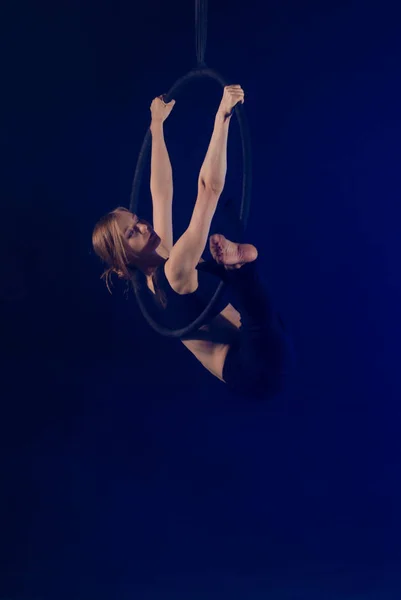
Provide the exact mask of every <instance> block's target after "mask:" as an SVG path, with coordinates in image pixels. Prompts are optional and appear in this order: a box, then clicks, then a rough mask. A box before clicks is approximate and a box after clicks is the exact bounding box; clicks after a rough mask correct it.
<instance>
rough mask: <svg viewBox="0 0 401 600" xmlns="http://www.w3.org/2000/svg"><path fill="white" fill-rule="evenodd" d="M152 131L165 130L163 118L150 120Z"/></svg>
mask: <svg viewBox="0 0 401 600" xmlns="http://www.w3.org/2000/svg"><path fill="white" fill-rule="evenodd" d="M150 131H151V132H152V133H153V132H159V131H163V121H162V120H161V119H152V120H151V122H150Z"/></svg>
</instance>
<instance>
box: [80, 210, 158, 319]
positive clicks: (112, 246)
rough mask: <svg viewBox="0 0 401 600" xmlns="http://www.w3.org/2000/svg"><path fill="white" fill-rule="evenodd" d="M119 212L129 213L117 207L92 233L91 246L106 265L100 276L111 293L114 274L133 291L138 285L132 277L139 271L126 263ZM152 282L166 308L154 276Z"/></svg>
mask: <svg viewBox="0 0 401 600" xmlns="http://www.w3.org/2000/svg"><path fill="white" fill-rule="evenodd" d="M119 212H130V211H129V210H128V209H127V208H125V207H124V206H118V207H117V208H115V209H114V210H112V211H111V212H109V213H107V214H105V215H104V216H103V217H101V218H100V219H99V221H98V222H97V223H96V225H95V227H94V229H93V232H92V246H93V249H94V251H95V252H96V254H97V255H98V256H99V257H100V258H101V260H102V261H103V262H104V263H106V264H107V265H108V267H107V268H106V269H105V270H104V272H103V273H102V275H101V279H103V280H104V281H105V283H106V286H107V289H108V290H109V292H110V294H111V293H112V292H111V284H112V281H111V276H112V275H113V273H115V274H116V275H117V276H118V277H119V278H120V279H126V280H128V281H129V280H131V281H132V283H133V285H134V287H135V289H136V290H138V289H139V287H140V285H139V283H138V279H137V277H132V276H133V275H134V274H135V272H137V271H138V270H139V269H138V268H137V267H136V266H135V265H133V264H132V262H131V263H130V262H129V261H128V258H127V253H126V251H125V247H124V243H123V237H122V235H121V232H120V229H119V227H118V224H117V218H116V217H117V214H118V213H119ZM152 281H153V285H154V288H155V293H156V297H157V299H158V300H159V302H160V304H161V305H162V306H163V308H165V307H166V297H165V295H164V293H163V291H162V290H161V289H160V288H159V286H158V285H157V278H156V274H155V273H154V274H153V275H152Z"/></svg>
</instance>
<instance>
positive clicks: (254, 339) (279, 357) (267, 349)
mask: <svg viewBox="0 0 401 600" xmlns="http://www.w3.org/2000/svg"><path fill="white" fill-rule="evenodd" d="M257 264H258V261H257V260H256V261H254V262H251V263H247V264H245V265H243V266H242V267H241V268H240V269H233V270H225V271H226V273H225V277H224V279H225V281H226V282H227V283H228V285H229V286H230V288H231V291H232V293H233V295H234V297H235V300H233V304H234V305H237V306H236V307H237V309H238V310H239V312H240V315H241V328H240V335H239V338H238V341H237V342H236V343H235V344H233V345H232V347H231V348H230V350H229V351H228V354H227V357H226V361H225V364H224V369H223V379H224V381H225V382H226V384H227V385H228V386H229V387H230V388H231V389H232V390H233V391H234V392H239V393H240V394H241V395H244V394H245V395H252V396H257V397H268V396H272V395H276V394H277V393H278V392H280V391H281V389H282V387H283V383H284V377H285V372H286V366H287V358H288V348H287V343H286V338H285V335H284V332H283V329H282V327H281V325H280V323H279V316H278V314H277V312H276V311H275V310H274V309H273V307H272V304H271V301H270V298H269V296H268V294H267V291H266V289H265V287H264V285H263V284H262V282H261V280H260V277H259V275H258V270H257ZM223 268H224V267H223Z"/></svg>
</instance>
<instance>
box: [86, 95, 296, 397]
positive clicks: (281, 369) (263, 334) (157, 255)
mask: <svg viewBox="0 0 401 600" xmlns="http://www.w3.org/2000/svg"><path fill="white" fill-rule="evenodd" d="M238 102H240V103H244V91H243V90H242V88H241V86H239V85H230V86H226V87H225V88H224V92H223V97H222V99H221V102H220V106H219V108H218V111H217V113H216V116H215V121H214V129H213V134H212V137H211V140H210V143H209V147H208V150H207V153H206V157H205V159H204V162H203V165H202V168H201V170H200V173H199V178H198V195H197V199H196V203H195V207H194V210H193V213H192V218H191V221H190V224H189V226H188V228H187V229H186V231H185V232H184V233H183V235H182V236H181V237H180V238H179V239H178V240H177V241H176V243H175V244H173V225H172V199H173V178H172V169H171V164H170V160H169V156H168V152H167V148H166V144H165V140H164V132H163V123H164V121H165V120H166V119H167V117H168V116H169V114H170V113H171V111H172V109H173V107H174V104H175V101H174V100H172V101H171V102H169V103H165V102H164V101H163V97H162V96H160V97H158V98H155V99H154V100H153V102H152V104H151V106H150V111H151V125H150V131H151V135H152V156H151V179H150V189H151V195H152V204H153V226H152V225H151V224H149V223H148V222H147V221H145V220H144V219H141V218H139V217H138V215H136V214H133V213H131V212H130V211H128V210H127V209H126V208H123V207H117V208H116V209H114V210H112V211H111V212H109V213H108V214H106V215H105V216H103V217H102V218H101V219H100V220H99V221H98V223H97V224H96V225H95V227H94V230H93V234H92V243H93V248H94V250H95V252H96V254H97V255H98V256H99V257H100V258H101V259H102V260H103V261H104V262H105V263H106V264H107V265H108V268H107V269H106V270H105V272H104V273H103V275H102V277H103V278H104V279H105V282H106V285H107V287H108V289H109V290H110V287H109V280H110V276H111V275H112V274H113V273H115V274H117V275H118V277H120V278H123V279H126V280H130V279H131V277H132V273H133V272H134V271H138V270H139V271H140V272H141V273H142V275H143V277H144V280H145V281H146V285H147V288H148V289H149V292H150V293H151V296H152V298H154V299H155V301H156V302H157V304H158V306H159V307H160V309H161V310H162V311H163V313H164V316H165V317H166V322H170V324H172V328H180V325H181V327H182V326H185V325H183V324H182V323H181V321H180V318H182V317H183V316H186V317H187V319H186V323H188V316H189V315H192V316H193V319H194V318H195V317H197V316H198V315H199V314H200V312H201V311H202V310H203V309H204V308H205V306H206V304H207V302H206V303H205V302H203V304H202V302H201V301H200V299H199V297H198V296H199V295H198V287H199V279H198V275H199V273H198V271H201V272H202V271H207V272H209V273H212V274H214V275H217V276H218V277H220V278H221V279H223V280H224V281H225V282H226V283H227V286H226V287H227V289H228V291H229V293H230V294H231V296H230V300H231V302H230V303H227V302H226V303H225V305H223V306H221V307H219V308H218V311H217V313H215V314H213V315H211V318H210V321H209V322H207V323H206V324H204V325H203V326H202V327H200V328H199V329H198V331H196V332H195V333H192V334H190V335H189V336H187V337H185V338H181V341H182V343H183V344H184V345H185V346H186V348H188V350H190V352H192V354H193V355H194V356H195V357H196V358H197V359H198V360H199V361H200V362H201V363H202V365H203V366H204V367H205V368H206V369H207V370H208V371H209V372H210V373H212V374H213V375H214V376H215V377H217V378H218V379H220V381H222V382H224V383H226V384H227V385H228V387H229V388H230V389H231V390H232V391H234V392H235V393H238V394H240V395H241V396H244V395H245V396H257V397H271V396H275V395H276V394H277V393H279V392H280V391H281V390H282V387H283V383H284V378H285V374H286V364H287V359H286V357H287V348H286V343H287V342H286V338H285V335H284V330H283V326H282V322H281V319H280V317H279V315H278V314H277V313H276V312H275V311H274V310H273V308H272V305H271V303H270V300H269V297H268V294H267V293H266V290H265V289H264V286H263V285H262V282H261V281H260V279H259V277H258V272H257V257H258V251H257V249H256V248H255V246H254V245H252V244H245V243H239V242H234V241H230V240H228V239H226V238H225V237H224V236H223V235H222V234H214V235H212V236H210V237H209V230H210V226H211V222H212V219H213V216H214V214H215V211H216V208H217V204H218V201H219V198H220V196H221V194H222V191H223V188H224V184H225V177H226V172H227V139H228V130H229V125H230V121H231V117H232V114H233V110H234V107H235V106H236V104H237V103H238ZM208 239H209V248H210V252H211V255H212V257H213V259H212V260H210V261H204V260H203V259H202V254H203V252H204V250H205V247H206V244H207V241H208ZM193 319H192V320H193Z"/></svg>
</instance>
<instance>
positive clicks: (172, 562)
mask: <svg viewBox="0 0 401 600" xmlns="http://www.w3.org/2000/svg"><path fill="white" fill-rule="evenodd" d="M397 11H398V9H397V4H396V3H395V2H394V3H386V2H372V3H366V2H362V1H360V2H358V1H354V2H351V1H347V2H345V1H341V0H335V1H334V0H333V1H326V2H318V1H309V0H304V1H303V2H297V1H295V0H292V1H290V0H282V1H279V0H275V1H271V0H269V1H268V2H266V3H264V2H256V0H248V1H247V2H228V0H219V1H211V2H210V6H209V27H208V47H207V53H206V61H207V63H208V64H209V65H210V66H211V67H213V68H215V69H216V70H218V71H220V72H221V73H222V74H223V75H224V76H225V77H226V78H227V79H230V81H232V82H236V83H240V84H241V85H242V86H243V88H244V90H245V93H246V104H245V107H246V111H247V116H248V120H249V126H250V130H251V137H252V147H253V155H254V157H253V158H254V160H253V175H254V190H253V198H252V205H251V213H250V218H249V225H248V229H247V237H248V238H249V241H250V242H252V243H254V244H255V245H256V246H257V247H258V249H259V260H260V264H261V270H262V272H263V276H264V278H265V280H266V281H268V282H269V287H270V290H271V294H272V297H273V298H274V301H275V302H277V305H278V306H279V307H280V311H281V313H282V315H283V317H284V319H285V320H286V322H287V324H288V326H289V327H290V329H291V331H292V333H293V337H294V340H295V345H296V349H297V355H298V364H297V368H296V370H295V371H294V374H293V377H292V378H291V380H290V381H289V384H288V388H287V391H286V392H285V393H284V394H283V395H282V396H281V397H280V398H277V400H275V401H273V402H270V403H259V404H254V403H253V404H251V403H247V402H246V401H243V402H241V401H239V400H238V399H234V398H232V397H231V396H230V394H229V393H228V391H227V389H226V387H225V386H224V384H222V383H221V382H219V381H218V380H217V379H215V378H213V377H212V376H211V375H209V373H208V372H207V371H205V370H204V369H203V367H202V366H201V365H200V364H199V363H198V362H197V361H196V359H195V358H194V357H193V356H192V355H191V354H190V353H189V352H188V351H187V350H186V349H185V348H184V346H183V345H182V344H180V342H179V341H174V340H169V339H166V338H161V337H159V336H158V335H157V334H156V333H155V332H154V331H153V330H151V329H150V328H149V326H148V325H147V324H146V322H145V321H144V320H143V318H142V315H141V314H140V312H139V309H138V307H137V305H136V303H135V299H134V297H133V296H132V294H131V295H129V296H128V299H127V298H126V297H125V296H124V288H123V287H121V286H119V285H116V287H115V291H114V293H113V295H112V296H110V295H109V294H108V292H107V290H106V288H105V287H104V285H103V284H102V282H101V281H100V279H99V276H100V274H101V265H100V264H99V261H98V260H97V258H96V257H95V256H94V255H93V254H92V252H91V231H92V228H93V225H94V223H95V222H96V220H97V219H98V218H99V217H100V216H101V215H102V214H103V213H104V212H106V211H108V210H109V209H111V208H113V207H115V206H117V205H121V204H122V205H128V202H129V194H130V188H131V181H132V177H133V172H134V167H135V163H136V159H137V156H138V152H139V149H140V147H141V143H142V139H143V135H144V133H145V132H146V128H147V126H148V124H149V105H150V102H151V100H152V98H153V97H154V96H156V95H159V94H161V93H163V92H166V91H167V90H168V89H169V87H170V86H171V85H172V83H173V82H174V81H175V80H176V79H177V78H178V77H179V76H181V75H183V74H185V73H186V72H187V71H188V70H189V69H190V68H192V67H193V66H194V65H195V45H194V4H193V2H187V3H184V2H178V1H177V2H166V1H164V2H160V1H159V0H158V1H156V2H149V3H145V2H143V3H141V4H139V3H136V2H127V1H124V2H123V1H116V0H114V1H113V2H112V1H106V0H101V1H97V2H95V1H93V0H87V1H86V2H77V1H76V0H68V1H67V0H58V1H57V2H53V3H50V2H36V3H28V2H6V3H4V4H3V5H2V13H3V16H2V18H1V23H2V30H3V31H2V50H1V54H2V59H3V60H2V62H3V64H2V76H1V78H2V93H1V95H2V105H3V109H2V114H1V116H2V121H3V123H2V125H3V127H2V129H3V132H4V133H3V136H2V137H3V150H4V152H3V161H2V162H3V164H2V166H3V169H2V171H3V174H2V178H1V179H2V181H1V187H2V194H1V198H2V210H1V219H0V237H1V248H2V256H3V258H2V260H1V273H0V297H1V307H2V309H1V319H2V323H1V328H2V329H1V331H2V333H1V340H2V354H1V368H2V376H1V377H2V388H3V393H2V403H1V411H2V413H1V419H0V425H1V442H2V453H1V499H2V511H1V522H0V539H1V552H2V557H1V558H2V561H1V564H2V568H1V570H2V578H1V587H0V598H1V600H47V599H49V600H56V599H57V600H64V599H65V600H67V599H68V600H71V599H74V600H81V599H82V600H87V599H88V598H99V599H107V600H112V599H113V600H117V599H118V600H131V599H132V598H135V599H138V600H159V599H160V600H167V599H170V598H171V599H174V600H181V599H185V600H187V599H191V600H195V599H196V600H198V599H199V600H203V599H206V598H207V599H208V600H214V599H219V600H220V599H222V598H228V599H230V600H231V599H235V600H237V599H238V600H248V599H252V600H254V599H258V600H259V599H263V600H264V599H267V598H269V599H271V600H293V599H296V600H300V599H302V600H315V599H316V600H322V599H324V600H338V599H341V600H365V599H366V600H372V599H375V600H389V599H398V598H400V597H401V569H400V564H401V510H400V507H401V490H400V437H399V428H400V396H401V393H400V392H401V380H400V369H399V359H400V351H399V338H400V333H401V319H400V311H399V306H400V289H401V281H400V275H399V259H400V255H401V244H400V238H399V230H400V216H401V215H400V213H401V210H400V196H401V177H400V173H401V170H400V160H401V151H400V139H401V118H400V106H401V89H400V61H401V38H400V35H399V17H398V14H397ZM220 93H221V90H220V89H219V88H218V87H217V86H216V84H213V83H204V84H202V83H200V84H194V86H193V87H191V88H188V89H187V90H186V91H185V93H183V95H182V97H180V99H179V100H177V104H176V107H175V109H174V112H173V113H172V115H171V117H170V119H169V120H168V121H167V123H166V140H167V145H168V148H169V150H170V154H171V160H172V164H173V171H174V184H175V200H174V224H175V239H176V238H177V237H178V235H179V234H180V233H181V232H182V231H183V229H184V228H185V226H186V224H187V222H188V220H189V217H190V214H191V210H192V207H193V203H194V200H195V194H196V182H197V176H198V172H199V168H200V166H201V162H202V160H203V157H204V154H205V152H206V149H207V144H208V140H209V137H210V134H211V131H212V126H213V116H214V111H215V110H216V108H217V105H218V102H219V99H220ZM240 171H241V160H240V147H239V138H238V130H237V128H236V124H235V123H233V127H232V131H231V132H230V143H229V170H228V175H227V191H226V194H231V195H233V196H234V197H237V196H238V191H239V186H240V179H241V173H240ZM148 187H149V186H148V183H147V181H145V183H144V186H143V201H142V204H141V207H142V214H143V215H144V216H147V217H149V216H150V206H151V205H150V197H149V190H148Z"/></svg>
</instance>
